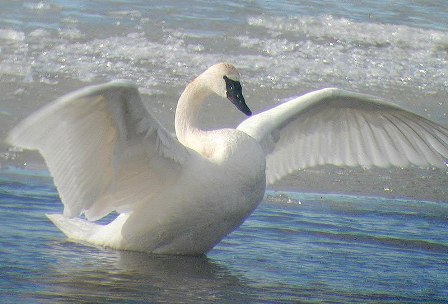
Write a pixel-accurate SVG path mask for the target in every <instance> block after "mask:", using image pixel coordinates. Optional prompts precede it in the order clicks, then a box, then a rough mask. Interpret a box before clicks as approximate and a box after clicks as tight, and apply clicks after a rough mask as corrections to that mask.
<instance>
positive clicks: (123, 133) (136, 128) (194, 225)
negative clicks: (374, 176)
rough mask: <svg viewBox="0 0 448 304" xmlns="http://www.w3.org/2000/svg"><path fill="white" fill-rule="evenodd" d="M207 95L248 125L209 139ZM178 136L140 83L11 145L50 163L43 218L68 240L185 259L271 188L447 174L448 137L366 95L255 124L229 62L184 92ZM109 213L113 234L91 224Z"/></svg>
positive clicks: (93, 99) (35, 124)
mask: <svg viewBox="0 0 448 304" xmlns="http://www.w3.org/2000/svg"><path fill="white" fill-rule="evenodd" d="M211 94H216V95H218V96H221V97H222V98H223V99H224V100H226V99H228V100H230V102H232V103H233V104H234V105H235V106H236V107H237V108H238V109H239V110H240V111H241V112H242V113H244V114H245V115H247V116H250V117H248V118H247V119H246V120H244V121H243V122H242V123H241V124H240V125H239V126H238V127H237V128H235V129H230V128H229V129H218V130H211V131H206V130H202V129H201V128H200V127H199V126H198V113H199V111H200V108H201V104H202V103H203V101H204V100H205V99H206V97H207V96H209V95H211ZM175 132H176V136H173V135H171V134H170V133H169V132H168V131H167V130H166V129H165V128H164V127H163V126H162V125H161V124H160V122H159V121H158V120H157V119H156V118H155V117H154V115H153V114H152V113H151V112H150V111H149V110H147V109H146V108H145V106H144V104H143V103H142V100H141V98H140V95H139V92H138V89H137V87H136V86H135V85H134V84H132V83H130V82H126V81H114V82H110V83H107V84H102V85H96V86H89V87H87V88H83V89H80V90H78V91H75V92H73V93H70V94H68V95H65V96H63V97H61V98H59V99H57V100H56V101H54V102H53V103H50V104H48V105H47V106H45V107H43V108H42V109H40V110H38V111H37V112H36V113H34V114H32V115H30V116H29V117H28V118H26V119H25V120H24V121H22V122H21V123H20V124H19V125H18V126H16V127H15V128H14V129H13V130H12V131H10V133H9V135H8V138H7V141H8V143H9V144H11V145H14V146H18V147H22V148H24V149H31V150H38V151H39V152H40V153H41V154H42V155H43V157H44V159H45V161H46V164H47V166H48V168H49V171H50V172H51V174H52V176H53V178H54V183H55V185H56V187H57V190H58V192H59V195H60V198H61V201H62V203H63V205H64V212H63V214H48V215H47V216H48V218H49V219H50V220H51V221H52V222H53V223H54V224H55V225H56V226H57V227H58V228H59V229H60V230H62V232H63V233H64V234H65V235H66V236H67V237H68V238H69V239H72V240H74V241H78V242H83V243H87V244H92V245H99V246H105V247H110V248H114V249H119V250H133V251H144V252H150V253H157V254H180V255H202V254H205V253H207V252H208V251H209V250H211V249H212V248H213V247H214V246H215V245H216V244H217V243H218V242H220V240H221V239H222V238H224V237H225V236H226V235H227V234H229V233H230V232H232V231H233V230H234V229H236V228H237V227H238V226H239V225H241V224H242V223H243V221H244V220H245V219H246V218H247V217H248V216H249V215H250V214H251V212H252V211H253V210H254V209H255V208H256V207H257V205H258V204H259V203H260V202H261V201H262V199H263V197H264V193H265V188H266V185H272V184H273V183H274V182H276V181H277V180H279V179H281V178H283V177H284V176H286V175H288V174H290V173H292V172H294V171H297V170H299V169H302V168H307V167H311V166H316V165H324V164H333V165H338V166H341V165H345V166H363V167H366V168H369V167H372V166H378V167H388V166H391V165H393V166H399V167H404V166H408V165H411V164H414V165H417V166H434V167H439V168H446V163H447V158H448V129H447V128H445V127H443V126H441V125H438V124H436V123H434V122H431V121H429V120H427V119H425V118H423V117H421V116H418V115H416V114H413V113H411V112H408V111H406V110H403V109H401V108H399V107H397V106H395V105H393V104H391V103H389V102H386V101H383V100H380V99H378V98H376V97H372V96H368V95H363V94H358V93H354V92H349V91H344V90H340V89H335V88H328V89H323V90H319V91H315V92H311V93H308V94H305V95H303V96H300V97H297V98H293V99H291V100H289V101H287V102H285V103H283V104H280V105H278V106H276V107H274V108H272V109H269V110H267V111H265V112H261V113H259V114H257V115H252V112H251V110H250V109H249V107H248V106H247V104H246V102H245V99H244V97H243V94H242V87H241V83H240V74H239V72H238V71H237V69H236V68H235V67H234V66H233V65H231V64H228V63H219V64H215V65H213V66H211V67H210V68H208V69H207V70H206V71H205V72H203V73H202V74H200V75H199V76H198V77H197V78H195V79H194V80H193V81H192V82H191V83H190V84H188V85H187V86H186V88H185V90H184V91H183V93H182V94H181V96H180V99H179V101H178V105H177V108H176V113H175ZM113 211H115V212H117V213H118V215H117V217H116V218H115V219H114V220H112V221H111V222H110V223H108V224H98V223H95V221H96V220H98V219H101V218H102V217H104V216H106V215H107V214H109V213H111V212H113ZM82 215H84V216H83V217H81V216H82Z"/></svg>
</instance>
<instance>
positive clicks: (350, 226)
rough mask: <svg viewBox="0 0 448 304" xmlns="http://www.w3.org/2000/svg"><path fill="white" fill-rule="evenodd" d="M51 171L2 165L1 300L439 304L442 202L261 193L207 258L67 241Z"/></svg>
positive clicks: (445, 272) (447, 253) (443, 279)
mask: <svg viewBox="0 0 448 304" xmlns="http://www.w3.org/2000/svg"><path fill="white" fill-rule="evenodd" d="M54 212H61V204H60V203H59V199H58V196H57V192H56V190H55V189H54V187H53V185H52V182H51V179H50V178H48V177H45V175H44V176H43V177H42V176H30V175H24V173H23V172H17V171H13V172H12V173H11V171H8V172H3V174H2V178H1V180H0V223H1V224H0V229H1V231H2V238H1V240H0V248H2V251H3V254H2V255H0V268H1V269H0V271H1V273H2V277H1V279H0V294H2V301H3V303H17V302H24V303H34V302H36V303H40V302H43V303H53V302H57V303H59V302H96V303H101V302H106V301H108V302H126V303H141V302H160V303H180V302H182V303H210V302H216V303H226V302H230V303H233V302H237V303H250V302H256V303H272V302H283V303H297V302H298V301H317V302H319V301H328V302H351V303H355V302H359V303H366V302H372V303H373V302H378V301H384V302H407V303H410V302H425V301H430V302H431V301H432V302H438V301H440V302H442V301H443V300H444V299H447V297H448V283H447V282H448V265H447V260H448V231H447V229H446V222H447V219H448V205H447V204H446V203H434V202H425V201H416V200H398V199H395V200H391V199H382V198H375V197H358V196H347V195H329V194H312V193H310V194H307V193H276V192H269V193H268V196H267V198H266V202H265V203H263V204H262V205H260V207H259V208H258V209H257V210H256V211H255V213H254V214H253V215H252V216H251V217H250V218H249V219H248V220H247V221H246V222H245V223H244V224H243V226H241V228H240V229H238V230H237V231H235V232H234V233H233V234H231V235H230V236H229V237H227V238H226V239H224V240H223V241H222V242H221V243H220V244H219V245H218V246H217V247H216V248H215V249H213V250H212V251H211V252H210V253H209V254H208V255H207V257H202V258H189V257H163V256H151V255H147V254H140V253H129V252H119V251H113V250H108V249H103V248H92V247H87V246H84V245H80V244H75V243H71V242H68V241H66V240H65V238H64V236H63V235H62V233H61V232H59V231H58V230H57V229H56V228H55V227H54V226H53V225H52V224H51V223H50V222H49V221H48V220H47V219H46V218H45V216H44V213H54Z"/></svg>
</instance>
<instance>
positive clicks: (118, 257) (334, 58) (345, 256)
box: [0, 0, 448, 303]
mask: <svg viewBox="0 0 448 304" xmlns="http://www.w3.org/2000/svg"><path fill="white" fill-rule="evenodd" d="M210 3H211V4H210ZM447 20H448V2H447V1H445V0H438V1H405V0H398V1H383V0H381V1H374V0H366V1H333V0H323V1H318V0H302V1H288V0H280V1H267V0H253V1H204V0H192V1H176V0H170V1H148V0H114V1H109V0H107V1H106V0H88V1H87V0H79V1H74V0H54V1H51V0H45V1H33V0H15V1H2V3H0V88H1V94H0V137H1V138H0V302H1V303H102V302H108V303H109V302H111V303H277V302H281V303H301V302H311V303H321V302H324V303H377V302H390V303H427V302H431V303H443V302H445V303H448V300H447V299H448V204H447V203H448V192H447V182H448V174H447V172H446V170H427V169H422V170H416V169H415V168H414V169H415V170H414V169H396V170H395V171H394V170H393V169H387V170H382V169H372V170H370V171H366V170H362V169H346V168H345V169H344V168H317V169H316V168H312V169H309V170H304V171H301V172H300V174H299V175H298V176H295V177H293V178H291V179H290V180H289V181H288V182H285V184H280V185H277V186H282V187H283V188H288V189H292V192H269V193H268V195H267V197H266V199H265V201H264V202H263V203H262V204H261V205H260V206H259V208H258V209H257V210H256V211H255V212H254V214H253V215H252V216H251V217H249V219H248V220H247V221H246V222H245V223H244V224H243V225H242V226H241V227H240V228H239V229H238V230H236V231H235V232H233V233H232V234H230V235H229V236H228V237H227V238H226V239H224V240H223V241H222V242H221V243H220V244H218V245H217V246H216V247H215V248H214V249H213V250H212V251H211V252H209V253H208V254H207V256H206V257H202V258H186V257H165V256H153V255H148V254H140V253H132V252H120V251H113V250H109V249H106V248H96V247H89V246H84V245H82V244H77V243H72V242H69V241H67V240H66V238H65V237H64V235H63V234H62V233H61V232H59V231H58V230H57V229H56V228H55V227H54V226H53V225H52V224H51V223H50V222H49V221H48V220H47V218H46V217H45V213H60V212H62V204H61V203H60V201H59V197H58V195H57V192H56V190H55V188H54V186H53V183H52V181H51V178H49V174H48V172H47V171H46V169H45V166H44V165H43V163H42V159H40V158H39V157H36V155H35V154H30V153H21V152H20V151H17V150H14V149H10V147H8V146H7V145H6V144H5V143H4V142H3V140H2V139H3V138H4V137H5V136H6V134H7V132H8V130H10V129H11V128H12V126H13V125H15V124H16V123H18V121H19V120H20V119H22V118H24V117H25V116H27V115H28V114H30V113H31V112H32V111H34V110H35V109H37V108H39V107H40V106H42V105H43V104H45V103H47V102H49V101H51V100H54V99H56V98H58V97H59V96H61V95H62V94H65V93H67V92H69V91H72V90H74V89H78V88H80V87H82V86H85V85H88V84H92V83H102V82H106V81H109V80H112V79H129V80H131V81H134V82H135V83H136V84H137V85H138V86H139V89H140V92H141V93H142V94H143V99H144V102H146V103H147V105H148V108H149V109H151V111H152V112H153V113H154V114H155V116H156V117H157V119H158V120H159V121H160V122H161V123H162V124H163V125H164V126H166V128H167V129H169V130H171V131H172V130H173V116H174V109H175V106H176V101H177V98H178V97H179V94H180V92H182V90H183V88H184V86H185V84H186V83H188V82H189V81H191V79H192V78H193V77H194V75H197V74H198V73H200V72H201V71H203V70H204V69H205V68H207V67H208V66H210V65H211V64H214V63H216V62H219V61H230V62H232V63H234V64H235V65H236V66H237V67H238V68H239V70H240V71H241V74H242V83H243V87H244V94H245V97H246V101H247V102H248V104H249V105H250V107H251V109H252V110H253V111H254V112H259V111H261V110H264V109H266V108H270V107H272V106H275V105H277V104H278V103H279V102H280V101H282V100H284V99H289V98H290V97H291V96H296V95H298V94H301V93H304V92H308V91H311V90H316V89H319V88H323V87H328V86H336V87H340V88H344V89H348V90H352V91H358V92H364V93H369V94H373V95H377V96H380V97H383V98H385V99H387V100H391V101H393V102H394V103H396V104H398V105H400V106H402V107H404V108H406V109H409V110H411V111H413V112H416V113H418V114H420V115H422V116H424V117H426V118H428V119H431V120H434V121H436V122H438V123H440V124H442V125H444V126H447V127H448V80H447V79H448V77H447V76H448V68H447V67H448V56H447V50H448V23H447ZM213 106H214V107H216V108H215V109H214V110H213V111H210V110H209V108H211V107H210V106H209V105H207V106H206V107H205V112H207V115H204V117H203V118H204V121H203V122H201V123H204V125H205V126H207V127H214V128H216V127H223V126H226V127H227V126H231V127H234V126H235V125H237V124H238V123H239V122H240V121H241V115H240V114H238V113H237V112H236V111H233V112H232V110H229V109H228V107H224V105H223V106H222V108H220V105H215V104H214V105H213ZM217 113H219V114H220V115H217ZM224 113H226V114H224ZM8 166H13V167H14V168H13V169H8ZM18 167H20V168H25V169H24V170H22V171H21V170H18V169H17V168H18ZM26 168H28V169H26ZM30 168H33V170H30ZM36 168H38V169H39V170H40V171H38V170H36ZM298 191H301V192H302V193H298ZM321 192H325V193H322V194H321ZM329 193H346V194H347V195H345V194H329ZM348 194H352V195H348ZM354 194H356V195H354ZM383 196H391V197H395V198H382V197H383ZM400 197H408V199H402V198H400ZM418 198H421V199H418Z"/></svg>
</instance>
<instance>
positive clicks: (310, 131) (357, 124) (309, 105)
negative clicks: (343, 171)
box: [238, 89, 448, 184]
mask: <svg viewBox="0 0 448 304" xmlns="http://www.w3.org/2000/svg"><path fill="white" fill-rule="evenodd" d="M238 129H239V130H242V131H244V132H246V133H247V134H249V135H251V136H252V137H254V138H255V139H256V140H258V142H260V144H261V145H262V146H263V149H264V150H265V152H266V154H267V172H266V173H267V182H268V183H270V184H272V183H273V182H275V181H276V180H278V179H280V178H282V177H284V176H286V175H288V174H290V173H292V172H294V171H296V170H298V169H301V168H306V167H311V166H315V165H323V164H334V165H347V166H363V167H371V166H378V167H387V166H391V165H394V166H399V167H403V166H407V165H409V164H415V165H417V166H435V167H441V168H443V167H445V168H446V162H447V159H448V129H446V128H444V127H442V126H440V125H438V124H436V123H434V122H431V121H429V120H427V119H425V118H423V117H421V116H418V115H416V114H413V113H410V112H408V111H406V110H403V109H400V108H398V107H396V106H394V105H392V104H389V103H386V102H384V101H381V100H379V99H376V98H374V97H371V96H367V95H362V94H357V93H352V92H348V91H343V90H339V89H323V90H320V91H316V92H312V93H309V94H306V95H304V96H301V97H298V98H295V99H293V100H291V101H288V102H286V103H284V104H281V105H279V106H277V107H275V108H273V109H271V110H268V111H266V112H262V113H260V114H258V115H255V116H253V117H250V118H248V119H247V120H245V121H243V122H242V123H241V124H240V125H239V126H238Z"/></svg>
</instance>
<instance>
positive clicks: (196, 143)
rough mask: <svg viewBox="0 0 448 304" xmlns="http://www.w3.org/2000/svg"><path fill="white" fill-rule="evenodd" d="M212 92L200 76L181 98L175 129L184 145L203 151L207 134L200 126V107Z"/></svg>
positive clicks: (177, 109)
mask: <svg viewBox="0 0 448 304" xmlns="http://www.w3.org/2000/svg"><path fill="white" fill-rule="evenodd" d="M211 93H212V91H211V90H210V88H209V87H208V86H207V85H206V84H205V81H204V79H203V78H202V77H201V76H199V77H198V78H196V79H195V80H194V81H192V82H191V83H190V84H189V85H188V86H187V87H186V88H185V90H184V92H183V93H182V95H181V96H180V98H179V101H178V104H177V108H176V117H175V129H176V136H177V139H178V140H179V141H180V142H181V143H182V144H183V145H184V146H187V147H189V148H191V149H193V150H196V151H197V152H199V153H201V150H202V145H201V138H202V137H203V136H204V135H205V133H206V131H203V130H201V129H200V128H199V126H198V114H199V109H200V108H201V105H202V103H203V101H204V99H205V98H206V97H207V96H209V95H210V94H211Z"/></svg>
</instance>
